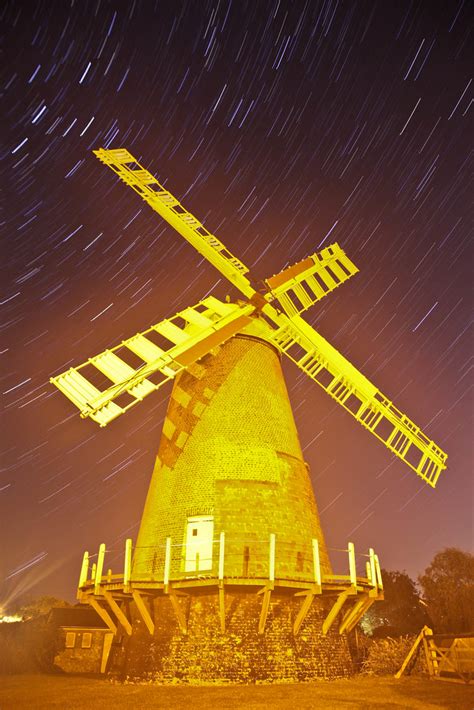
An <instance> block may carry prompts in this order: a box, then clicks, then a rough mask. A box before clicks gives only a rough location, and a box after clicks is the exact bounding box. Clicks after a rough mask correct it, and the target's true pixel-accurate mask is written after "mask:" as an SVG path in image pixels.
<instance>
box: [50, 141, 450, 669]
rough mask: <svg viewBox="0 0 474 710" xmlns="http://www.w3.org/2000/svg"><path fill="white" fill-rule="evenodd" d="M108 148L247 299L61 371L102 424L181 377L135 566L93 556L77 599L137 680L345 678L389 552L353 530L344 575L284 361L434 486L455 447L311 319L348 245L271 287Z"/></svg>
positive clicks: (341, 267)
mask: <svg viewBox="0 0 474 710" xmlns="http://www.w3.org/2000/svg"><path fill="white" fill-rule="evenodd" d="M94 152H95V154H96V156H97V157H98V158H99V159H100V160H101V161H102V162H103V163H104V164H105V165H107V166H109V167H110V168H111V169H112V170H113V171H114V172H115V173H116V174H117V175H118V176H119V178H120V179H121V180H122V181H123V182H125V183H126V184H127V185H129V186H130V187H131V188H132V189H133V190H135V192H137V193H138V194H139V195H140V196H141V197H142V199H143V200H145V201H146V202H147V203H148V204H149V205H150V207H152V209H154V210H155V211H156V212H158V214H159V215H160V216H161V217H163V218H164V219H165V220H166V221H167V222H168V223H169V224H170V225H172V226H173V227H174V228H175V230H176V231H177V232H178V233H179V234H180V235H181V236H182V237H184V238H185V239H186V240H187V241H188V242H189V243H190V244H191V245H192V246H193V247H194V248H195V249H196V250H197V251H198V252H199V253H200V254H201V255H202V256H203V257H204V258H205V259H207V261H209V262H210V263H211V264H213V265H214V266H215V267H216V268H217V269H218V271H219V272H220V273H221V274H222V275H223V276H224V277H225V278H227V279H228V281H230V282H231V283H232V284H233V285H234V286H235V287H236V288H237V289H238V290H239V291H240V293H241V294H242V299H239V300H237V301H236V302H234V303H223V302H222V301H220V300H219V299H217V298H215V297H214V296H208V297H207V298H204V299H203V300H202V301H201V302H199V303H198V304H196V305H194V306H190V307H188V308H186V309H184V310H182V311H180V312H179V313H178V314H176V315H175V316H172V317H170V318H168V319H165V320H163V321H161V322H159V323H156V324H155V325H152V326H151V327H149V328H147V329H146V330H144V331H143V332H141V333H138V334H136V335H134V336H132V337H130V338H128V339H127V340H124V341H122V342H121V343H119V344H118V345H116V346H115V347H112V348H110V349H108V350H106V351H104V352H102V353H100V354H99V355H96V356H94V357H91V358H89V360H88V361H87V362H86V363H83V364H82V365H79V366H77V367H73V368H70V369H69V370H68V371H66V372H64V373H62V374H60V375H58V376H56V377H53V378H52V379H51V382H52V383H53V384H54V385H56V387H57V388H58V389H59V390H61V392H63V394H64V395H65V396H66V397H67V398H68V399H70V400H71V401H72V402H73V404H74V405H75V406H76V407H77V408H78V409H79V410H80V413H81V416H82V417H84V418H90V419H92V420H93V421H95V422H97V423H98V424H99V425H100V426H106V425H107V424H108V423H109V422H111V421H112V420H114V419H116V418H117V417H119V416H120V415H122V414H124V413H125V412H126V411H127V410H128V409H130V408H131V407H134V406H135V405H136V404H138V402H140V401H141V400H142V399H144V398H145V397H147V396H148V395H149V394H151V393H152V392H154V391H155V390H156V389H158V388H160V387H161V386H162V385H164V384H166V383H167V382H168V381H170V380H173V381H174V384H173V390H172V394H171V397H170V402H169V406H168V411H167V414H166V418H165V421H164V424H163V431H162V435H161V440H160V444H159V449H158V456H157V459H156V464H155V468H154V472H153V476H152V480H151V483H150V487H149V491H148V496H147V500H146V504H145V509H144V513H143V516H142V521H141V525H140V530H139V534H138V538H137V542H136V544H135V545H132V541H131V540H127V542H126V545H125V556H124V566H123V572H122V571H121V572H120V574H112V572H111V571H110V570H109V572H108V573H107V574H104V564H105V563H104V558H105V553H106V550H105V546H104V545H102V546H101V548H100V549H99V554H98V558H97V561H96V562H94V564H93V565H92V566H91V562H92V560H91V558H90V557H89V554H88V553H85V555H84V561H83V566H82V569H81V576H80V581H79V589H78V598H79V599H80V600H82V601H85V602H87V603H90V604H91V605H92V606H93V607H94V608H95V609H96V610H97V612H98V613H99V614H100V615H101V616H102V618H103V619H104V621H105V622H106V623H107V624H108V625H109V627H110V628H111V629H112V630H113V631H114V633H119V629H121V630H122V631H123V632H124V633H125V637H126V638H128V641H127V644H128V647H127V654H126V657H127V659H128V661H127V663H126V669H125V670H124V666H123V663H122V666H121V669H120V670H121V672H123V673H125V674H127V675H129V676H131V677H135V676H136V677H139V676H140V677H143V675H144V674H145V675H147V677H153V678H156V679H158V680H167V679H170V678H172V677H176V674H178V675H179V677H184V678H186V679H188V680H193V681H196V680H197V681H199V680H216V679H222V678H227V679H230V680H239V681H245V680H251V679H252V678H254V679H255V678H261V679H267V680H268V679H281V678H291V677H295V678H299V679H311V678H314V677H320V676H322V677H337V676H341V675H346V674H347V673H349V672H350V669H351V661H350V652H349V645H348V640H347V634H348V633H349V632H350V631H351V630H352V629H353V628H354V627H355V626H356V624H357V622H358V621H359V619H360V618H361V616H362V615H363V614H364V613H365V612H366V611H367V609H368V608H369V606H370V605H371V604H372V603H373V602H374V601H375V600H377V599H380V598H383V586H382V579H381V575H380V565H379V563H378V558H377V555H376V554H375V552H374V551H373V549H371V550H369V551H368V553H367V555H366V556H365V557H364V559H363V562H366V564H365V566H363V571H362V574H361V573H360V571H358V569H357V564H358V562H359V564H360V560H359V559H358V557H356V553H355V550H354V546H353V544H352V543H349V544H348V547H347V550H346V551H345V552H344V555H346V559H347V561H346V563H345V564H344V566H345V567H346V566H347V568H346V571H345V573H344V574H339V575H338V574H336V575H335V574H334V573H333V570H332V567H331V563H330V559H329V555H328V551H327V547H326V543H325V540H324V535H323V532H322V529H321V525H320V521H319V515H318V511H317V506H316V502H315V499H314V494H313V491H312V487H311V482H310V477H309V470H308V465H307V464H306V462H305V461H304V457H303V453H302V450H301V446H300V443H299V439H298V434H297V431H296V426H295V423H294V418H293V414H292V411H291V406H290V402H289V399H288V394H287V391H286V386H285V382H284V378H283V374H282V370H281V363H280V361H281V359H284V358H285V357H286V358H288V359H289V360H291V361H292V362H293V363H294V364H295V365H296V366H297V367H299V368H300V370H302V371H303V372H304V373H305V374H306V375H307V376H308V377H309V379H310V380H313V381H314V382H316V384H318V385H319V386H320V387H322V388H323V389H324V390H325V391H326V392H327V394H329V395H330V397H331V398H332V399H333V400H335V401H337V402H338V403H339V404H340V405H341V406H342V407H344V409H345V410H346V411H347V412H348V413H349V414H351V415H352V416H353V417H354V418H355V419H356V420H357V421H358V422H360V423H361V424H362V425H363V426H364V427H365V428H366V429H367V430H368V431H369V432H371V433H372V434H374V435H375V436H376V437H377V438H378V439H379V440H380V441H381V442H382V443H383V444H385V446H386V447H387V448H388V449H389V450H390V451H391V452H392V453H393V454H395V455H396V456H397V457H398V458H400V459H401V460H402V461H403V462H404V463H405V464H407V465H408V466H409V467H410V468H412V469H413V470H414V471H415V472H416V474H417V475H418V476H420V478H422V479H423V481H425V482H426V483H427V484H428V485H430V486H432V487H434V486H435V485H436V482H437V480H438V477H439V475H440V473H441V472H442V471H443V469H445V468H446V458H447V457H446V454H445V453H444V452H443V451H442V450H441V449H440V448H439V447H438V446H437V445H436V444H435V443H434V442H433V441H432V440H431V439H430V438H429V437H427V436H426V435H425V434H424V433H423V432H422V431H421V430H420V428H419V427H417V426H416V425H415V424H414V423H413V422H412V421H411V420H410V419H409V418H408V417H407V416H406V415H404V414H403V413H402V412H400V411H399V410H398V409H397V408H396V407H395V406H394V405H393V403H392V402H391V401H390V400H389V399H388V398H387V397H386V396H384V395H382V394H381V393H380V391H379V390H378V389H377V388H376V387H375V386H374V385H373V384H372V383H371V382H370V381H369V380H368V379H367V378H366V377H365V376H364V375H363V374H362V373H361V372H359V371H358V370H357V368H355V367H354V366H353V365H352V364H351V363H350V362H349V361H348V360H347V359H346V358H345V357H344V356H343V355H342V354H341V353H339V352H338V351H337V350H336V349H335V348H334V347H333V346H332V345H331V344H330V343H329V342H328V341H327V340H325V339H324V338H323V337H322V336H321V335H320V334H319V333H318V332H317V331H316V330H315V329H314V328H312V327H311V326H310V325H309V324H308V323H307V322H306V321H305V320H304V318H303V317H302V314H303V313H304V312H305V311H306V310H307V309H308V308H310V307H311V306H313V305H315V304H316V303H317V302H318V301H320V300H321V299H322V298H324V297H325V296H326V295H328V294H329V293H330V292H331V291H333V290H334V289H336V288H337V287H338V286H340V285H341V284H343V283H344V282H345V281H347V280H348V279H350V278H351V277H352V276H354V275H355V274H356V273H357V272H358V269H357V267H356V266H355V265H354V264H353V263H352V261H351V260H350V259H349V257H348V256H347V255H346V254H345V253H344V251H343V250H342V249H341V248H340V247H339V245H338V244H333V245H331V246H329V247H326V248H325V249H323V250H322V251H321V252H319V253H315V254H312V255H311V256H309V257H307V258H306V259H304V260H303V261H301V262H299V263H297V264H295V265H293V266H290V267H288V268H286V269H284V270H283V271H282V272H281V273H279V274H277V275H275V276H272V277H270V278H268V279H267V280H266V281H265V282H264V284H263V288H261V289H257V288H256V287H255V286H254V285H253V283H252V281H251V279H250V278H249V269H248V268H247V267H246V266H245V265H244V264H243V263H242V262H241V261H240V260H239V259H238V258H237V257H236V256H234V255H233V254H232V253H231V252H230V251H229V250H228V249H227V248H226V247H225V246H224V244H223V243H222V242H221V241H219V239H218V238H217V237H216V236H215V235H214V234H212V233H211V232H209V231H208V230H207V229H206V228H205V227H204V226H203V225H202V224H201V222H199V220H198V219H196V217H194V216H193V215H192V214H190V213H189V212H188V211H187V210H186V209H185V208H184V207H183V206H182V205H181V204H180V202H179V201H178V200H177V199H176V198H175V197H174V196H173V195H172V194H171V193H170V192H168V191H167V190H166V189H165V188H164V187H163V186H162V185H161V184H160V183H159V182H158V180H156V178H155V177H153V175H152V174H151V173H150V172H148V171H147V170H146V169H145V168H143V167H142V166H141V165H140V164H139V163H138V162H137V161H136V160H135V158H134V157H133V156H132V155H131V154H130V153H129V152H128V151H126V150H123V149H120V150H103V149H101V150H98V151H94ZM137 362H138V363H139V364H138V365H137ZM101 378H102V379H101ZM94 565H95V566H94ZM300 597H302V600H300ZM170 614H171V615H172V616H171V617H170ZM173 624H174V626H173ZM203 629H204V630H203ZM216 629H217V630H218V633H220V635H221V636H220V637H219V638H216V633H217V632H216ZM143 634H145V635H146V636H147V637H148V638H149V641H148V645H147V646H146V647H147V648H148V651H147V652H146V654H144V652H143V648H144V645H143V643H144V642H143ZM184 637H186V638H187V639H188V645H187V646H183V642H182V639H183V638H184ZM238 638H241V641H240V642H239V644H240V645H239V644H238V643H237V641H236V639H238ZM180 639H181V640H180ZM263 639H266V640H265V641H264V640H263ZM151 640H152V641H153V644H152V647H153V649H154V651H153V653H152V652H151V651H150V648H151V646H150V643H151ZM224 641H225V643H224ZM262 644H263V645H262ZM140 649H141V650H140ZM189 649H193V651H192V652H191V651H190V650H189ZM153 654H155V655H154V656H153ZM216 654H217V656H219V659H220V660H219V662H218V663H217V662H216ZM119 657H121V658H122V659H123V654H122V656H120V654H118V655H117V658H119ZM197 658H199V659H200V660H199V663H198V661H197ZM133 659H135V660H133ZM269 659H270V660H269ZM114 662H115V661H112V664H113V663H114ZM116 663H118V661H116ZM196 664H198V665H196ZM197 668H198V669H199V670H196V669H197ZM252 668H253V669H254V670H253V671H251V670H250V669H252ZM115 670H116V671H117V668H115ZM252 673H253V674H254V675H253V676H252ZM173 674H174V675H173ZM255 674H257V675H256V676H255Z"/></svg>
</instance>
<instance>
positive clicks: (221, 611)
mask: <svg viewBox="0 0 474 710" xmlns="http://www.w3.org/2000/svg"><path fill="white" fill-rule="evenodd" d="M224 549H225V533H224V532H221V534H220V536H219V592H218V593H219V619H220V624H221V633H223V634H225V593H224Z"/></svg>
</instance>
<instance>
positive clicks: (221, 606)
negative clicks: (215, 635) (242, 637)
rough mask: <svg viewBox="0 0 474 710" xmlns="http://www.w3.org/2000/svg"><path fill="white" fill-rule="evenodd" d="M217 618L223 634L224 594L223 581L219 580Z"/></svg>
mask: <svg viewBox="0 0 474 710" xmlns="http://www.w3.org/2000/svg"><path fill="white" fill-rule="evenodd" d="M219 619H220V622H221V633H223V634H225V594H224V582H222V581H221V582H219Z"/></svg>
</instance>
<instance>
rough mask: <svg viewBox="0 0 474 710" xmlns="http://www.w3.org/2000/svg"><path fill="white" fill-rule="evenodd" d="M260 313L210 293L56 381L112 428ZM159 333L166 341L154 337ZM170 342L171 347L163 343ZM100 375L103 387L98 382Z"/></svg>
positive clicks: (86, 411)
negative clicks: (115, 421) (136, 360)
mask: <svg viewBox="0 0 474 710" xmlns="http://www.w3.org/2000/svg"><path fill="white" fill-rule="evenodd" d="M254 311H255V306H253V305H251V304H242V305H239V304H228V303H222V302H221V301H218V299H216V298H214V297H212V296H210V297H208V298H206V299H204V300H203V301H202V302H201V303H199V304H197V305H196V306H194V307H191V308H186V309H185V310H184V311H181V312H180V313H178V314H177V315H176V316H174V317H173V318H170V319H166V320H164V321H162V322H161V323H158V324H156V325H154V326H151V328H148V329H147V330H145V331H143V332H142V333H137V334H136V335H134V336H133V337H131V338H129V339H128V340H123V341H122V342H121V343H120V344H119V345H117V346H116V347H114V348H111V349H109V350H105V351H104V352H103V353H100V354H99V355H96V356H95V357H92V358H90V359H89V360H88V361H87V362H85V363H83V364H82V365H79V366H78V367H74V368H70V369H69V370H67V371H66V372H64V373H62V374H61V375H58V376H56V377H52V378H51V380H50V381H51V382H52V384H54V385H55V386H56V387H57V388H58V389H59V390H60V391H61V392H62V393H63V394H64V395H66V397H67V398H68V399H70V400H71V401H72V402H73V404H75V405H76V407H78V409H79V410H80V412H81V416H82V417H83V418H86V417H89V418H91V419H92V420H93V421H96V422H97V423H98V424H100V426H101V427H103V426H106V425H107V424H108V423H109V422H110V421H112V420H113V419H116V418H117V417H118V416H120V415H121V414H123V413H124V412H126V411H127V410H128V409H130V408H131V407H133V406H135V405H136V404H138V402H141V401H142V400H143V399H144V397H146V396H147V395H149V394H151V392H154V391H155V390H157V389H159V388H160V387H162V386H163V385H164V384H165V383H166V382H168V381H169V380H171V379H173V378H174V377H175V376H176V375H177V374H178V373H179V372H181V371H182V370H183V369H185V367H186V366H188V365H190V364H192V363H193V362H196V361H197V360H199V359H200V358H201V357H203V356H204V355H206V354H207V353H209V352H210V351H211V350H213V349H214V348H216V347H218V346H219V345H221V344H222V343H224V342H225V341H226V340H228V339H229V338H231V337H232V336H233V335H235V334H236V333H237V332H238V331H239V330H242V328H244V327H245V326H246V325H248V324H249V323H250V320H251V315H252V313H254ZM154 334H158V336H159V339H160V345H158V344H156V342H154V341H153V339H152V338H153V337H154ZM155 340H156V338H155ZM164 340H166V341H167V345H166V344H164V347H162V346H163V341H164ZM133 356H135V358H139V360H141V364H139V365H138V367H137V366H135V367H133V366H132V365H130V364H129V362H127V360H130V358H131V357H132V358H133ZM99 373H100V374H101V375H102V376H103V377H102V381H101V386H100V388H99V386H98V385H97V386H96V384H94V382H96V381H97V376H98V375H99ZM104 376H105V378H106V379H105V378H104ZM110 382H112V383H113V384H110ZM124 399H125V401H123V400H124Z"/></svg>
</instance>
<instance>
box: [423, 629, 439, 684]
mask: <svg viewBox="0 0 474 710" xmlns="http://www.w3.org/2000/svg"><path fill="white" fill-rule="evenodd" d="M422 630H423V648H424V650H425V656H426V663H427V665H428V671H429V674H430V676H432V677H435V676H438V675H439V664H438V654H437V653H436V647H433V645H432V644H433V631H432V629H430V627H429V626H423V629H422Z"/></svg>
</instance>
